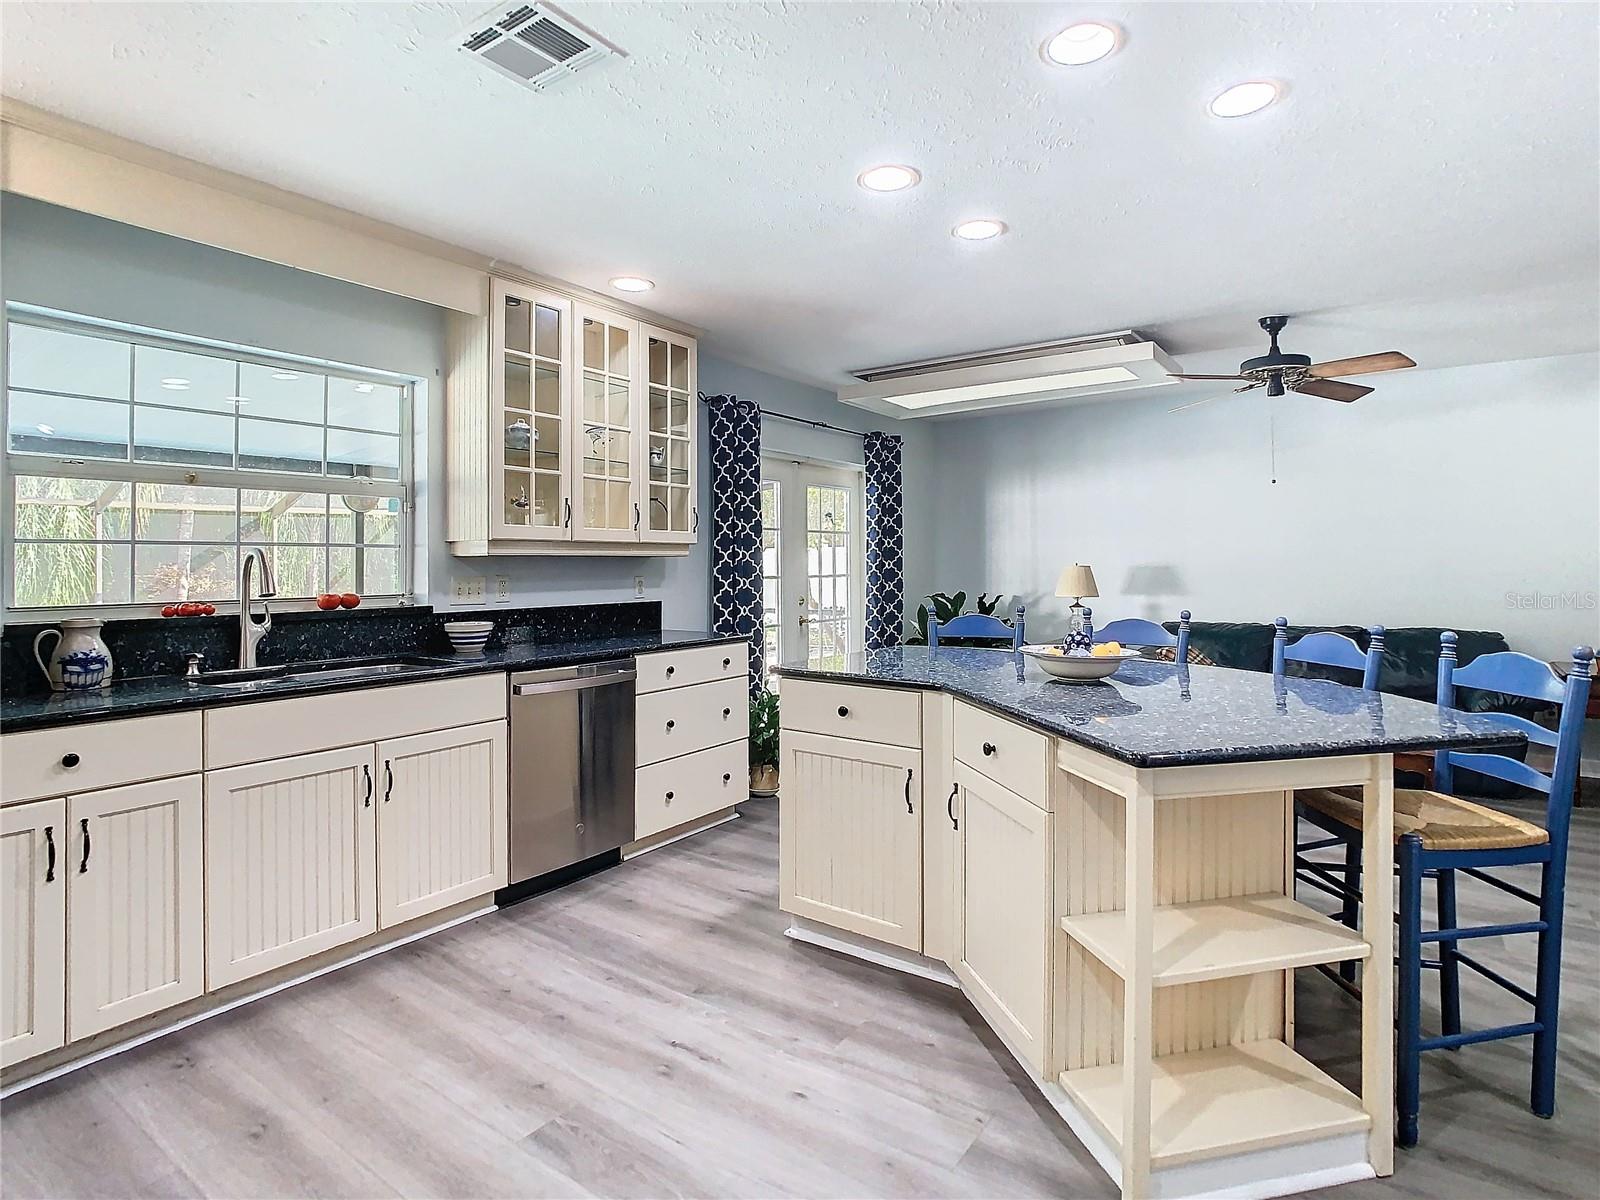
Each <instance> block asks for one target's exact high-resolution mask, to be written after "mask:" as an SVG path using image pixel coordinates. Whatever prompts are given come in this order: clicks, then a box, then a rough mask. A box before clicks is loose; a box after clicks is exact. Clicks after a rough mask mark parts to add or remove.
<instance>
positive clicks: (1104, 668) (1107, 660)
mask: <svg viewBox="0 0 1600 1200" xmlns="http://www.w3.org/2000/svg"><path fill="white" fill-rule="evenodd" d="M1022 652H1023V653H1024V654H1026V655H1027V656H1028V657H1029V658H1031V659H1033V661H1034V662H1036V663H1038V664H1039V665H1040V666H1041V667H1043V668H1044V669H1045V671H1046V673H1048V674H1050V675H1053V676H1055V678H1057V679H1064V680H1066V681H1067V682H1069V683H1093V682H1095V681H1096V680H1100V679H1107V678H1110V677H1111V676H1112V675H1115V674H1116V673H1117V670H1118V668H1120V667H1121V666H1122V664H1123V663H1125V662H1127V661H1128V660H1129V659H1130V658H1138V657H1139V652H1138V651H1137V650H1124V649H1123V648H1122V647H1121V646H1120V645H1118V644H1117V643H1116V642H1102V643H1100V644H1099V645H1098V646H1095V647H1094V648H1092V649H1090V650H1067V649H1064V648H1063V647H1061V646H1024V647H1023V648H1022Z"/></svg>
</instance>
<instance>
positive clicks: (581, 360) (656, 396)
mask: <svg viewBox="0 0 1600 1200" xmlns="http://www.w3.org/2000/svg"><path fill="white" fill-rule="evenodd" d="M488 308H489V312H488V315H487V316H481V317H474V316H467V315H464V314H455V315H452V316H451V318H450V320H449V328H448V343H449V348H448V353H449V361H450V370H449V377H448V379H447V380H446V405H447V409H448V435H447V442H448V446H447V454H446V460H447V462H446V494H447V522H446V524H447V530H446V536H447V538H448V540H449V542H450V548H451V551H452V553H455V554H458V555H468V556H476V555H493V554H578V555H607V554H610V555H628V554H654V555H659V554H682V553H686V547H687V545H688V544H690V543H692V542H693V541H694V539H695V535H696V532H697V529H698V524H699V513H698V511H697V509H696V500H695V488H696V471H695V444H694V426H695V417H696V393H695V386H696V380H695V359H696V344H695V341H694V339H693V338H691V337H688V336H686V335H684V334H681V333H677V332H674V331H671V330H667V329H663V328H660V327H658V326H655V325H652V324H649V323H647V322H645V321H643V320H641V319H640V318H639V317H638V316H635V315H629V314H627V313H624V312H621V311H617V310H614V309H611V308H606V307H603V306H600V305H597V304H594V303H591V302H588V301H576V302H575V301H574V300H573V299H571V298H569V297H567V296H565V295H562V294H561V293H559V292H557V291H554V290H551V289H548V288H541V287H532V286H525V285H523V284H520V283H516V282H513V281H510V280H504V279H494V280H492V281H491V283H490V297H489V305H488Z"/></svg>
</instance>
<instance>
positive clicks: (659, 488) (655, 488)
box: [642, 326, 700, 542]
mask: <svg viewBox="0 0 1600 1200" xmlns="http://www.w3.org/2000/svg"><path fill="white" fill-rule="evenodd" d="M642 333H643V336H644V339H645V443H646V444H645V481H646V487H647V489H648V497H647V499H648V502H647V504H646V505H645V507H646V509H647V515H646V518H645V532H644V537H645V540H647V541H652V542H692V541H694V539H695V534H696V533H697V532H698V531H699V530H698V526H699V524H700V514H699V512H698V511H697V509H696V507H695V491H694V488H695V479H694V477H695V445H694V429H695V415H696V414H695V409H696V407H697V404H696V399H695V343H694V341H693V340H692V339H690V338H686V337H683V336H682V335H681V334H676V333H669V332H667V331H666V330H664V329H653V328H651V327H649V326H645V328H644V329H643V331H642Z"/></svg>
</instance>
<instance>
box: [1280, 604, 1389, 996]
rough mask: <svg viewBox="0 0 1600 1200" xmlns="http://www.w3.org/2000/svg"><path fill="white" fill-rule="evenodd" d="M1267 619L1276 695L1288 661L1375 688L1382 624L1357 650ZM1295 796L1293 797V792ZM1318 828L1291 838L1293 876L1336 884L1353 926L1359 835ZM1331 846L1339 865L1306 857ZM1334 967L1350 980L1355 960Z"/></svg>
mask: <svg viewBox="0 0 1600 1200" xmlns="http://www.w3.org/2000/svg"><path fill="white" fill-rule="evenodd" d="M1272 624H1273V630H1272V678H1273V681H1274V682H1275V683H1276V684H1277V685H1278V687H1279V693H1280V695H1281V694H1282V685H1283V681H1284V675H1285V671H1286V669H1287V667H1288V664H1289V663H1292V662H1295V663H1304V664H1306V665H1309V666H1316V667H1342V668H1345V669H1347V670H1351V671H1360V672H1361V688H1362V690H1363V691H1368V692H1375V691H1377V690H1378V673H1379V670H1380V668H1381V667H1382V665H1383V626H1382V625H1374V626H1372V627H1371V628H1370V629H1368V630H1367V648H1366V649H1365V650H1363V649H1362V648H1361V647H1360V646H1358V645H1357V644H1356V643H1355V642H1354V641H1352V640H1351V639H1350V638H1347V637H1346V636H1345V635H1344V634H1342V633H1333V632H1331V631H1328V630H1320V631H1318V632H1316V633H1308V634H1305V635H1304V636H1302V637H1299V638H1297V639H1295V640H1294V641H1292V642H1291V641H1290V640H1289V618H1288V617H1279V618H1277V619H1276V620H1275V621H1273V623H1272ZM1295 798H1296V799H1297V800H1298V799H1299V796H1298V793H1297V794H1296V797H1295ZM1295 810H1296V815H1297V816H1300V817H1304V818H1306V819H1307V820H1310V821H1311V823H1312V824H1313V825H1316V826H1318V828H1321V825H1320V823H1319V822H1318V821H1316V819H1315V818H1313V817H1311V816H1310V815H1309V814H1308V813H1307V812H1305V811H1304V808H1303V806H1301V805H1298V804H1297V805H1296V806H1295ZM1324 834H1325V835H1326V836H1323V837H1316V838H1312V839H1311V840H1309V841H1305V842H1300V841H1297V842H1296V843H1295V848H1294V867H1295V877H1296V878H1297V879H1299V880H1301V881H1302V882H1304V883H1308V884H1310V885H1311V886H1312V887H1320V888H1321V889H1322V890H1323V891H1332V890H1334V889H1335V888H1336V889H1337V891H1336V892H1335V894H1336V895H1338V896H1339V898H1340V899H1341V900H1342V901H1343V907H1342V908H1341V909H1340V910H1339V919H1340V920H1341V921H1343V922H1344V923H1345V924H1346V925H1348V926H1350V928H1352V929H1354V928H1355V927H1356V921H1357V919H1358V918H1359V916H1360V912H1361V901H1360V898H1359V886H1358V885H1359V882H1360V879H1361V841H1360V839H1359V838H1357V839H1356V840H1354V841H1352V840H1350V839H1349V838H1346V837H1344V836H1343V835H1342V834H1341V833H1340V832H1338V831H1336V830H1324ZM1332 847H1339V848H1342V849H1343V850H1344V867H1343V869H1342V870H1341V869H1340V868H1338V867H1336V866H1331V865H1329V864H1327V863H1323V862H1318V861H1316V860H1315V859H1312V858H1310V857H1309V855H1311V854H1313V853H1315V852H1317V851H1319V850H1327V849H1330V848H1332ZM1333 872H1338V873H1339V874H1340V876H1341V878H1340V879H1338V880H1337V881H1334V880H1331V879H1330V878H1329V875H1330V873H1333ZM1338 972H1339V978H1341V979H1343V980H1344V981H1345V983H1347V984H1349V985H1350V986H1352V987H1354V986H1355V979H1356V963H1355V960H1353V959H1352V960H1349V961H1347V962H1342V963H1340V964H1339V967H1338Z"/></svg>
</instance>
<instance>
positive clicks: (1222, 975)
mask: <svg viewBox="0 0 1600 1200" xmlns="http://www.w3.org/2000/svg"><path fill="white" fill-rule="evenodd" d="M1061 928H1062V929H1063V930H1065V931H1066V933H1067V935H1068V936H1069V937H1071V938H1072V939H1073V940H1074V941H1076V942H1077V943H1078V944H1079V945H1081V946H1082V947H1083V948H1084V949H1085V950H1087V951H1089V953H1090V954H1093V955H1094V956H1095V957H1096V958H1097V959H1099V960H1100V961H1101V962H1103V963H1104V964H1105V965H1106V966H1108V967H1110V968H1111V970H1113V971H1115V972H1116V974H1117V976H1118V977H1119V978H1126V975H1127V970H1126V963H1127V960H1128V922H1127V920H1126V919H1125V916H1124V914H1123V912H1122V911H1121V910H1117V911H1113V912H1101V913H1088V914H1085V915H1082V916H1067V917H1062V918H1061ZM1367 952H1368V947H1367V943H1366V940H1365V939H1364V938H1363V937H1362V936H1361V935H1360V934H1359V933H1357V932H1356V931H1355V930H1353V929H1347V928H1345V927H1344V926H1343V925H1340V924H1339V923H1338V922H1336V921H1332V920H1330V919H1329V918H1327V917H1325V916H1323V915H1322V914H1321V913H1319V912H1317V911H1315V910H1314V909H1311V908H1307V907H1306V906H1305V905H1304V904H1301V903H1299V902H1298V901H1296V900H1292V899H1290V898H1289V897H1288V896H1285V895H1281V894H1264V895H1255V896H1237V897H1229V898H1226V899H1222V900H1205V901H1200V902H1198V903H1193V904H1170V905H1163V906H1162V907H1160V908H1157V909H1155V910H1154V913H1153V919H1152V921H1151V954H1150V966H1151V973H1152V982H1153V983H1154V985H1155V986H1156V987H1158V988H1165V987H1176V986H1179V985H1181V984H1186V983H1202V982H1204V981H1206V980H1211V979H1230V978H1233V977H1235V976H1239V975H1253V974H1255V973H1257V972H1260V971H1282V970H1290V969H1293V968H1295V967H1311V966H1316V965H1317V964H1319V963H1334V962H1343V961H1346V960H1348V959H1362V958H1366V957H1367Z"/></svg>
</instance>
